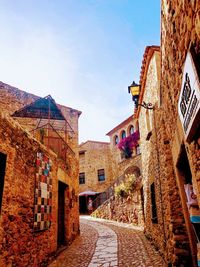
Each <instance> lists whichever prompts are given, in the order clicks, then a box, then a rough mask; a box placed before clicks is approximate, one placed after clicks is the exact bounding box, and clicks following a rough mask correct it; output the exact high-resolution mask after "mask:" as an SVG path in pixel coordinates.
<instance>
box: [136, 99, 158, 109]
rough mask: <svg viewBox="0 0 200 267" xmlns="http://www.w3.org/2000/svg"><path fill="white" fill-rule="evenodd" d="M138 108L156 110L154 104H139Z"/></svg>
mask: <svg viewBox="0 0 200 267" xmlns="http://www.w3.org/2000/svg"><path fill="white" fill-rule="evenodd" d="M138 106H142V107H143V108H146V109H153V108H154V106H153V104H152V103H146V102H144V101H143V103H142V104H138Z"/></svg>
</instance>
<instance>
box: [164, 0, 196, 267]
mask: <svg viewBox="0 0 200 267" xmlns="http://www.w3.org/2000/svg"><path fill="white" fill-rule="evenodd" d="M199 25H200V2H199V1H197V0H194V1H181V0H180V1H168V0H163V1H162V23H161V31H162V32H161V54H162V57H161V66H162V69H161V79H162V85H161V91H162V96H161V102H162V110H163V114H162V116H163V119H164V127H165V132H166V134H165V135H166V139H165V140H166V141H167V142H169V144H168V145H167V146H168V148H169V151H170V153H171V158H172V160H171V162H170V163H171V164H172V165H173V173H174V174H173V177H174V180H175V181H176V184H177V185H178V194H179V196H180V199H181V206H182V209H183V214H184V219H182V221H181V220H180V222H179V223H180V225H182V226H183V227H184V225H185V226H186V230H187V234H188V237H189V241H190V255H192V256H193V266H195V265H196V258H195V254H196V247H195V246H196V245H195V242H194V240H195V238H194V233H193V231H192V229H191V223H190V222H189V215H188V210H187V205H186V197H185V192H184V187H183V183H184V181H183V175H182V173H181V170H180V169H178V168H177V164H178V162H179V160H180V158H181V156H182V152H183V147H186V150H185V151H186V156H187V158H188V160H189V166H190V170H191V173H192V182H193V186H194V187H195V189H196V192H197V198H198V201H199V204H200V191H199V188H200V179H199V177H200V172H199V145H198V141H197V139H198V137H197V139H196V140H193V141H192V142H191V143H190V144H189V143H188V142H186V140H185V136H184V133H183V129H182V126H181V123H180V120H179V115H178V99H179V95H180V90H181V84H182V78H183V68H184V62H185V58H186V54H187V52H188V51H189V49H190V48H191V47H192V48H193V49H194V51H195V53H196V60H197V62H199V58H200V26H199ZM199 77H200V76H199ZM198 127H199V125H196V128H198ZM180 168H182V169H183V168H184V166H182V167H180ZM176 187H177V186H176ZM171 212H173V207H171ZM174 216H177V213H176V215H175V211H174ZM172 232H173V234H174V233H175V231H174V230H173V231H172ZM182 244H183V243H182ZM173 253H174V255H175V256H174V258H173V264H174V266H175V264H177V262H179V261H180V262H181V255H180V251H179V250H177V248H176V245H175V248H174V250H173ZM191 264H192V261H191Z"/></svg>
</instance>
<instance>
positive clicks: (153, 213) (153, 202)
mask: <svg viewBox="0 0 200 267" xmlns="http://www.w3.org/2000/svg"><path fill="white" fill-rule="evenodd" d="M150 189H151V220H152V222H153V223H158V217H157V207H156V194H155V185H154V183H152V184H151V188H150Z"/></svg>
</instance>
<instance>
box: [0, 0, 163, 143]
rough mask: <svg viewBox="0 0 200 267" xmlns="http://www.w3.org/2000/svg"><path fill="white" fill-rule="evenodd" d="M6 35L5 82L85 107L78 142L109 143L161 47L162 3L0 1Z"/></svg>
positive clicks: (0, 65) (2, 43)
mask: <svg viewBox="0 0 200 267" xmlns="http://www.w3.org/2000/svg"><path fill="white" fill-rule="evenodd" d="M0 32H1V37H0V80H1V81H3V82H5V83H8V84H10V85H13V86H16V87H18V88H20V89H22V90H25V91H28V92H31V93H34V94H36V95H39V96H46V95H48V94H51V96H52V97H53V98H54V99H55V100H56V102H58V103H60V104H64V105H66V106H70V107H73V108H75V109H78V110H81V111H82V115H81V117H80V120H79V130H80V132H79V136H80V142H82V141H86V140H88V139H89V140H99V141H108V137H106V136H105V134H106V133H107V132H108V131H110V130H111V129H112V128H114V127H115V126H116V125H117V124H119V123H120V122H122V121H123V120H125V119H126V118H127V117H129V116H130V115H131V114H132V113H133V103H132V102H131V96H130V95H129V94H128V92H127V87H128V85H130V84H131V83H132V81H133V80H135V81H136V82H138V81H139V74H140V68H141V62H142V56H143V52H144V49H145V47H146V46H147V45H159V43H160V1H159V0H151V1H148V0H143V1H142V0H140V1H135V0H17V1H16V0H0Z"/></svg>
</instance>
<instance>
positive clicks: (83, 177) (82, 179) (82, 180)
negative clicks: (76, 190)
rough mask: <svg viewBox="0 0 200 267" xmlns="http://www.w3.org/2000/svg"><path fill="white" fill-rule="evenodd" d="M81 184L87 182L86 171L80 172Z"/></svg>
mask: <svg viewBox="0 0 200 267" xmlns="http://www.w3.org/2000/svg"><path fill="white" fill-rule="evenodd" d="M79 184H85V173H84V172H81V173H79Z"/></svg>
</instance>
